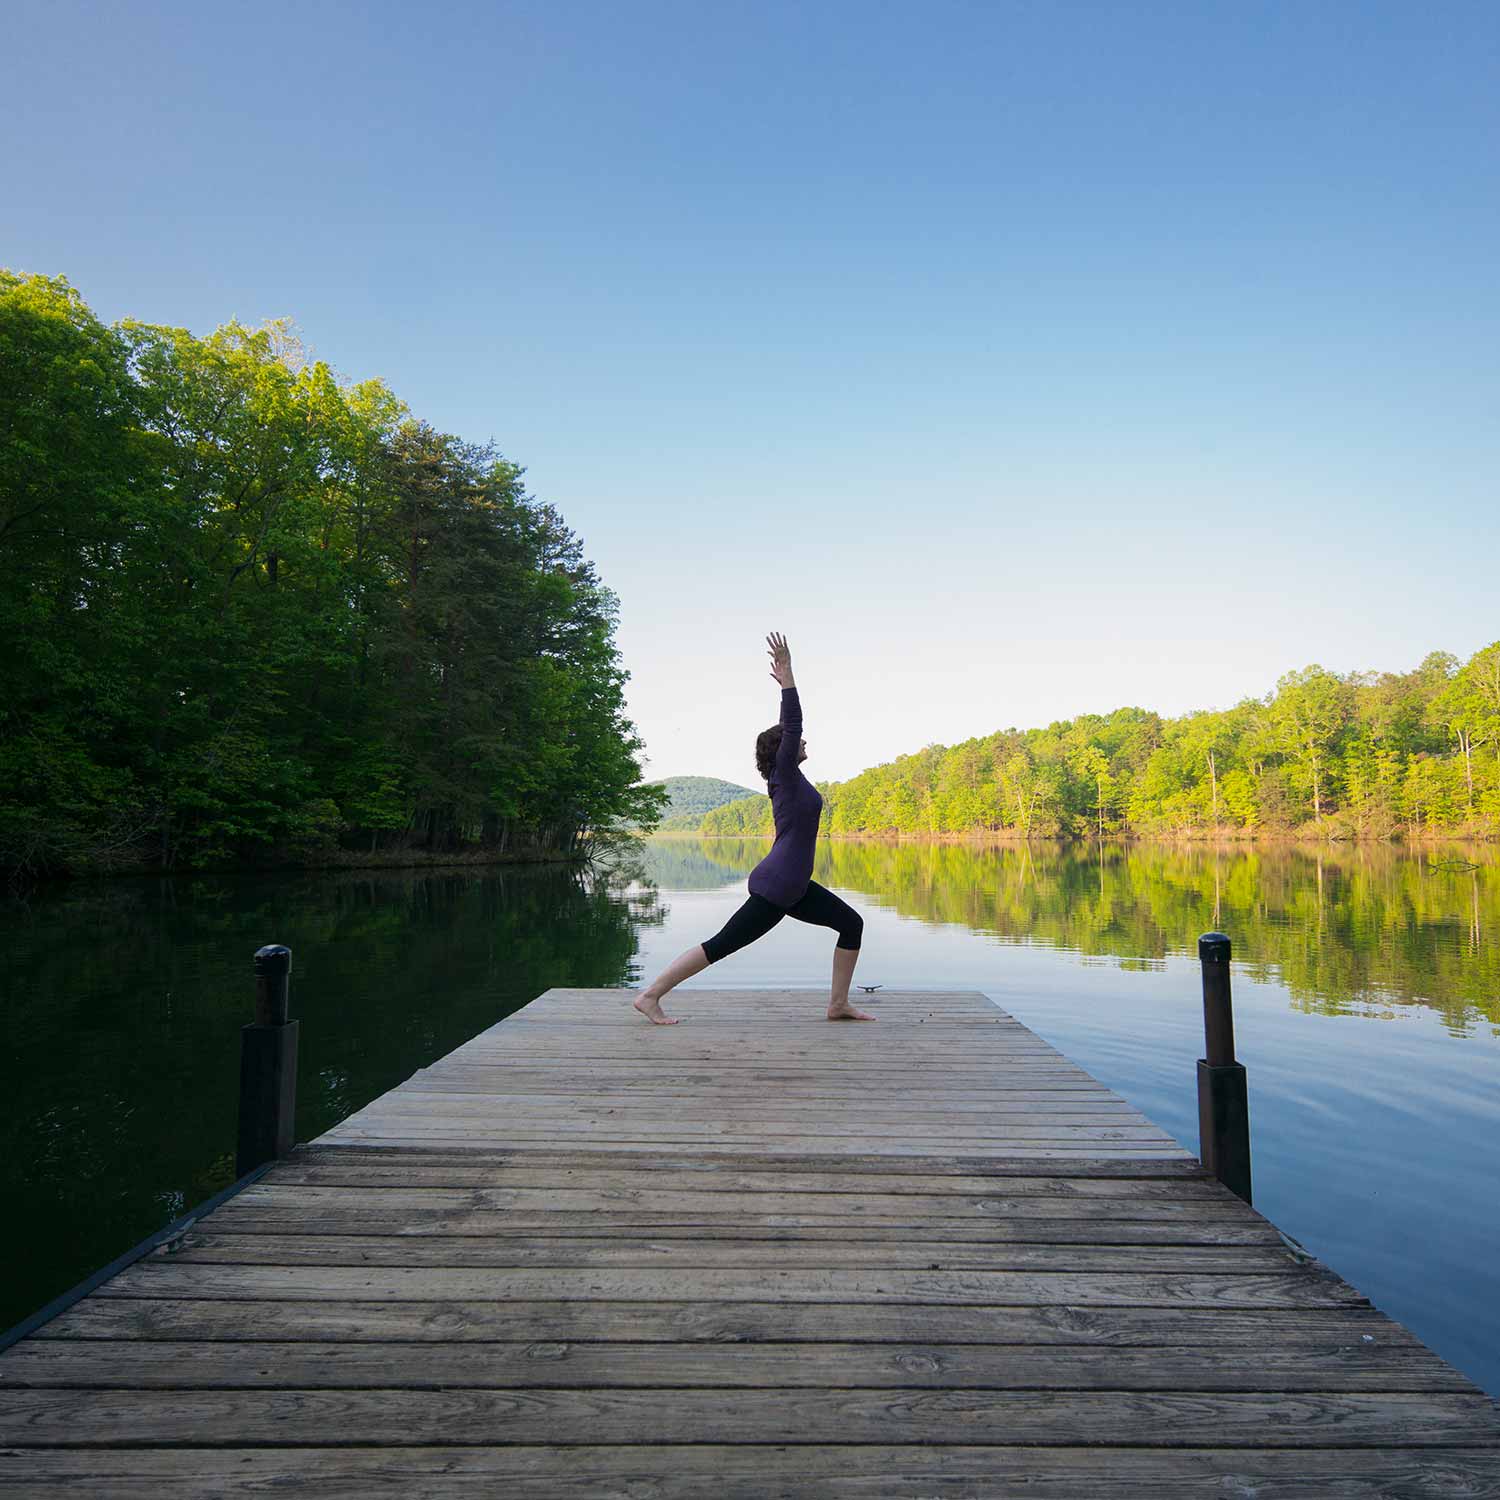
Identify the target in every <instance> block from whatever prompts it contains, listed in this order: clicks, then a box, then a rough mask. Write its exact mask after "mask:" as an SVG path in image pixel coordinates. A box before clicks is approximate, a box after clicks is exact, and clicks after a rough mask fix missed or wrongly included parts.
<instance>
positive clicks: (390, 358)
mask: <svg viewBox="0 0 1500 1500" xmlns="http://www.w3.org/2000/svg"><path fill="white" fill-rule="evenodd" d="M3 45H4V47H5V49H6V51H7V52H8V53H9V56H8V59H7V63H6V67H5V74H6V97H5V107H4V110H3V115H0V120H3V123H0V130H3V132H4V137H3V138H0V146H3V157H0V159H3V161H4V168H3V178H0V264H8V265H10V266H12V267H14V268H16V269H21V270H28V271H45V272H49V273H61V274H64V275H66V276H68V277H69V278H70V279H71V280H72V281H73V282H74V284H75V285H77V286H78V287H79V288H80V289H81V290H82V292H83V293H84V295H85V296H86V297H87V298H88V300H89V301H90V303H91V304H92V305H93V307H94V308H95V310H96V311H97V312H98V313H99V314H100V315H101V316H103V317H105V318H109V319H113V318H118V317H125V316H135V317H140V318H144V319H147V320H149V321H154V322H163V323H172V324H179V325H185V326H187V327H190V328H193V329H195V330H197V331H199V332H208V331H209V330H211V329H212V328H213V327H214V326H215V325H216V324H218V323H220V322H223V321H225V320H227V319H228V318H231V317H238V318H241V319H243V320H246V321H259V320H261V319H264V318H268V317H276V316H282V315H287V316H291V317H293V318H295V319H296V320H297V322H298V323H299V324H300V326H301V327H302V329H303V331H304V334H305V336H306V338H307V340H308V342H309V343H310V344H311V345H312V346H313V349H314V352H315V353H316V354H317V355H319V356H321V357H322V358H325V359H327V360H328V361H329V362H330V363H331V364H333V365H334V366H335V367H336V368H337V369H338V370H340V371H341V372H343V373H344V374H346V375H348V376H350V377H353V378H364V377H366V376H370V375H380V376H383V377H385V378H386V379H387V380H388V381H389V382H390V384H391V385H392V386H393V387H394V388H395V390H396V391H397V392H398V393H399V394H400V395H401V396H402V397H403V398H404V399H405V400H406V401H408V402H409V403H410V405H411V406H412V408H413V410H414V411H415V412H416V414H417V415H419V416H421V417H423V418H425V419H427V420H428V421H430V422H432V423H433V424H434V425H436V426H439V427H441V428H444V429H447V430H449V431H453V432H457V433H460V434H462V435H463V436H465V437H469V438H475V439H484V438H490V437H493V438H495V439H496V440H497V441H498V443H499V444H500V446H501V448H502V449H503V450H504V451H505V453H506V454H507V455H508V456H509V457H511V458H513V459H514V460H516V461H517V462H519V463H522V464H524V465H525V466H526V467H527V470H528V481H529V483H530V485H531V488H532V489H533V491H534V492H535V493H536V494H537V495H539V496H540V497H542V498H544V499H547V500H549V501H552V502H554V503H555V504H556V505H558V506H559V508H560V509H561V510H562V512H563V514H564V515H565V516H566V517H567V519H568V521H569V523H570V524H571V525H572V526H573V527H574V529H575V530H577V531H578V532H579V533H580V535H581V536H582V538H583V540H584V544H585V548H586V550H587V552H588V554H589V555H590V556H591V557H593V558H594V560H595V561H596V562H597V564H598V565H599V568H600V570H601V572H602V574H603V576H604V578H605V580H606V581H607V582H608V583H609V584H610V586H611V587H612V588H614V589H615V590H616V592H617V593H618V594H619V596H620V600H621V628H620V642H621V646H622V649H623V652H624V655H625V659H626V664H627V665H628V667H629V669H630V671H631V673H632V674H633V676H632V682H631V684H630V705H631V711H632V713H633V714H634V716H635V718H636V721H637V723H638V724H639V726H640V729H641V731H642V733H643V735H644V736H645V739H646V742H647V749H648V753H649V756H650V764H649V767H648V775H655V776H665V775H673V774H681V773H701V774H707V775H720V776H724V777H727V778H729V779H732V780H736V781H739V782H742V783H745V784H753V777H754V764H753V758H752V743H753V737H754V734H755V733H756V731H757V730H759V729H760V728H762V727H764V725H765V724H767V723H770V722H772V721H773V720H774V718H775V705H776V693H775V686H774V684H773V683H772V682H771V680H770V678H769V677H768V676H767V675H766V672H765V668H764V665H763V660H764V648H763V644H762V637H763V636H764V634H765V632H766V631H767V630H768V629H773V628H774V629H779V630H782V631H784V632H785V633H786V634H787V636H788V637H789V639H790V641H791V645H792V648H793V655H794V662H795V665H796V667H797V672H798V680H799V684H800V686H801V688H802V693H803V699H804V704H805V708H806V714H807V738H808V743H809V750H810V758H809V761H808V764H807V767H806V769H807V770H808V772H809V774H811V775H813V776H815V777H820V778H822V777H828V778H838V777H843V776H847V775H850V774H852V773H854V772H855V771H857V770H859V769H861V768H862V767H864V766H866V765H870V764H874V763H877V762H879V761H882V760H887V759H889V758H891V757H892V756H894V755H896V754H899V753H901V752H904V751H908V750H914V749H917V748H919V747H920V746H922V745H923V744H925V743H928V742H930V741H934V740H937V741H942V742H945V743H951V742H953V741H955V740H958V739H962V738H965V737H967V736H969V735H973V734H983V733H987V732H989V731H991V730H994V729H997V728H1003V727H1005V726H1007V725H1011V724H1015V725H1018V726H1021V727H1025V726H1028V725H1032V724H1042V723H1047V722H1049V721H1050V720H1052V719H1055V718H1061V717H1069V716H1071V715H1073V714H1075V713H1079V712H1084V711H1088V710H1100V711H1107V710H1109V709H1111V708H1114V707H1117V706H1119V705H1121V704H1125V703H1133V704H1140V705H1143V706H1146V707H1152V708H1157V709H1160V710H1162V711H1164V712H1167V713H1177V712H1182V711H1183V710H1186V709H1189V708H1195V707H1209V706H1224V705H1228V704H1230V703H1233V702H1235V701H1237V700H1239V699H1240V698H1242V697H1244V696H1246V695H1247V694H1260V693H1263V692H1265V691H1266V690H1267V689H1268V688H1270V687H1271V686H1272V685H1273V683H1274V681H1275V679H1276V677H1277V676H1278V675H1279V674H1280V673H1281V672H1282V671H1284V670H1286V669H1288V668H1291V667H1296V666H1303V665H1306V664H1308V663H1309V662H1313V661H1316V662H1320V663H1322V664H1323V665H1324V666H1326V667H1330V668H1333V669H1336V670H1352V669H1356V668H1371V667H1378V668H1384V667H1390V668H1404V667H1408V666H1411V665H1414V664H1415V663H1416V662H1417V661H1418V660H1420V659H1421V657H1422V656H1423V655H1425V654H1426V653H1427V652H1428V651H1429V650H1432V649H1436V648H1443V649H1447V650H1451V651H1453V652H1455V653H1457V654H1459V655H1461V656H1463V655H1467V654H1468V653H1470V652H1472V651H1473V650H1475V649H1476V648H1478V647H1479V646H1481V645H1484V644H1486V643H1488V642H1489V641H1491V640H1494V639H1495V638H1497V637H1500V607H1497V603H1496V592H1497V591H1496V577H1497V563H1500V519H1497V505H1500V486H1497V475H1500V463H1497V460H1500V400H1497V398H1500V375H1497V366H1496V361H1497V350H1500V307H1497V268H1500V212H1497V210H1500V190H1497V171H1496V169H1497V164H1500V163H1497V154H1500V89H1497V80H1500V5H1496V4H1495V3H1494V0H1479V3H1461V0H1431V3H1417V0H1404V3H1401V4H1385V3H1379V0H1348V3H1337V0H1288V3H1270V0H1245V3H1242V4H1220V3H1217V0H1201V3H1192V4H1187V3H1173V0H1137V3H1131V0H1101V3H1082V0H1050V3H1042V0H1029V3H1015V0H972V3H971V0H922V3H916V0H912V3H906V4H881V3H877V0H859V3H845V0H827V3H819V0H799V3H796V4H791V3H782V0H756V3H754V4H741V3H734V4H730V3H728V0H722V3H721V0H691V3H661V0H632V3H629V4H619V3H614V0H611V3H573V0H527V3H524V4H512V3H503V0H502V3H485V4H474V5H463V4H432V5H427V6H412V5H409V4H401V5H393V4H386V3H381V0H370V3H364V4H358V5H355V4H331V3H321V0H301V3H298V4H295V5H292V4H284V3H275V0H271V3H259V4H256V5H254V6H219V5H202V4H198V3H193V4H187V3H181V4H179V3H171V4H166V3H164V4H144V3H129V0H113V3H107V4H78V3H75V0H7V4H6V23H5V26H4V35H3Z"/></svg>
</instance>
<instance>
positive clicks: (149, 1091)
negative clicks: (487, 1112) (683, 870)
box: [0, 867, 662, 1329]
mask: <svg viewBox="0 0 1500 1500" xmlns="http://www.w3.org/2000/svg"><path fill="white" fill-rule="evenodd" d="M661 920H662V917H661V912H660V909H659V908H658V905H657V902H656V899H655V896H654V894H653V893H651V892H650V891H648V890H641V889H637V890H636V892H635V894H633V895H622V894H621V892H620V891H619V890H618V889H617V888H616V887H615V886H614V885H612V884H611V883H610V882H609V881H607V880H604V879H601V878H593V877H588V876H584V875H580V874H579V873H577V872H571V871H567V870H557V869H514V868H504V867H488V868H484V869H478V870H469V869H465V870H446V871H431V870H428V871H396V870H393V871H377V872H368V871H362V872H358V873H355V872H348V873H341V874H317V875H311V874H308V875H301V874H293V875H270V876H255V877H225V878H214V879H199V878H186V879H177V880H173V879H164V880H117V881H110V882H97V883H91V884H87V885H83V884H80V885H72V886H66V887H60V888H58V889H55V890H51V891H43V892H40V893H37V894H36V895H34V896H33V897H32V898H31V899H30V900H28V901H26V902H24V903H23V902H19V901H12V902H11V903H10V904H9V905H8V906H5V907H3V908H0V937H3V940H4V950H5V953H6V964H7V968H8V970H9V975H10V979H11V981H12V988H11V998H10V999H9V1000H8V1002H7V1014H6V1026H7V1032H8V1034H7V1039H6V1042H7V1044H6V1046H5V1047H4V1048H3V1049H0V1097H3V1099H4V1101H5V1108H4V1111H3V1115H0V1205H3V1209H4V1214H5V1219H6V1222H7V1223H8V1224H10V1225H20V1226H22V1229H21V1232H19V1233H12V1234H10V1235H8V1236H7V1240H6V1249H5V1271H6V1275H5V1276H4V1277H3V1278H0V1329H3V1328H5V1327H8V1326H9V1325H10V1324H11V1323H13V1322H15V1321H17V1320H18V1319H20V1318H22V1317H24V1316H25V1315H26V1314H28V1313H30V1312H31V1311H33V1310H34V1309H35V1308H36V1307H38V1306H40V1305H41V1304H42V1303H44V1302H45V1301H47V1300H48V1299H49V1298H50V1297H52V1296H55V1295H56V1294H57V1293H58V1292H61V1291H63V1290H65V1289H66V1288H67V1287H68V1286H70V1285H72V1284H73V1283H74V1282H75V1281H78V1280H79V1279H81V1278H82V1277H83V1276H85V1275H87V1274H88V1273H90V1272H91V1271H94V1270H96V1269H98V1268H99V1267H100V1266H102V1265H104V1264H105V1263H106V1262H108V1261H109V1260H111V1259H113V1258H114V1257H115V1256H116V1255H118V1254H120V1253H121V1252H122V1251H124V1250H126V1249H127V1248H129V1246H131V1245H132V1244H134V1243H135V1242H136V1241H137V1240H139V1239H142V1238H144V1237H145V1236H146V1235H147V1234H150V1233H151V1232H152V1231H153V1230H154V1229H157V1228H159V1227H161V1225H163V1224H165V1223H168V1222H170V1220H171V1219H172V1218H174V1217H175V1216H176V1215H177V1214H179V1213H181V1212H183V1211H184V1209H185V1208H187V1207H190V1206H191V1205H193V1204H194V1203H198V1202H201V1201H202V1200H203V1199H204V1198H206V1197H208V1196H210V1195H211V1194H212V1193H214V1192H216V1191H217V1190H218V1189H219V1188H221V1187H224V1186H227V1185H228V1183H229V1182H230V1181H232V1180H233V1176H234V1173H233V1164H234V1139H235V1128H236V1124H235V1112H236V1108H237V1091H238V1087H239V1084H238V1079H239V1028H240V1026H241V1025H243V1024H244V1023H245V1022H246V1021H248V1020H249V1019H250V1016H251V1010H252V1004H253V995H254V987H253V981H252V978H251V968H250V955H251V954H252V953H253V952H254V950H255V949H256V948H257V947H259V946H260V945H261V944H262V943H265V942H270V941H276V942H284V943H288V944H290V946H291V948H292V950H293V953H294V955H295V958H294V965H295V967H294V970H293V975H292V1013H293V1015H295V1016H297V1017H299V1018H300V1019H301V1020H302V1026H301V1032H300V1037H299V1053H300V1057H299V1065H298V1090H297V1134H298V1137H299V1139H302V1140H307V1139H310V1138H311V1137H312V1136H315V1135H317V1134H319V1133H321V1132H322V1131H324V1130H326V1129H328V1128H329V1126H331V1125H333V1124H335V1123H337V1122H338V1121H339V1120H341V1119H343V1118H344V1117H345V1116H346V1115H348V1114H350V1113H352V1112H353V1111H354V1110H356V1109H359V1108H360V1107H362V1106H363V1105H364V1104H366V1103H368V1102H369V1101H370V1100H371V1099H373V1098H374V1097H376V1096H377V1095H378V1094H381V1093H383V1092H384V1091H385V1090H386V1089H389V1088H392V1087H394V1086H395V1085H396V1084H398V1083H400V1082H401V1081H402V1080H403V1079H405V1078H408V1077H410V1076H411V1074H412V1073H413V1072H414V1071H415V1070H416V1069H417V1068H419V1067H424V1066H426V1064H427V1063H429V1062H431V1061H433V1060H434V1059H436V1058H438V1057H441V1056H442V1055H444V1054H445V1053H447V1052H450V1051H452V1049H453V1048H454V1047H457V1046H459V1045H460V1044H461V1043H463V1042H465V1041H467V1040H468V1039H469V1038H470V1037H472V1036H474V1035H475V1034H476V1033H477V1032H479V1031H482V1030H483V1029H484V1028H485V1027H486V1026H490V1025H493V1024H494V1022H495V1021H497V1020H499V1019H501V1018H502V1017H504V1016H506V1015H509V1014H510V1013H511V1012H512V1011H514V1010H515V1009H516V1008H517V1007H518V1006H521V1005H523V1004H525V1003H526V1001H528V1000H530V999H531V998H533V997H534V996H535V995H537V994H539V993H540V992H541V991H542V990H544V989H546V988H548V987H549V986H551V985H555V984H561V985H585V986H603V985H620V984H625V983H626V982H627V981H628V978H629V974H630V966H631V960H632V957H633V955H634V954H635V951H636V944H637V940H638V929H639V928H640V927H642V926H643V925H650V924H653V923H659V922H660V921H661Z"/></svg>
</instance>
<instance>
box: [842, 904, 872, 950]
mask: <svg viewBox="0 0 1500 1500" xmlns="http://www.w3.org/2000/svg"><path fill="white" fill-rule="evenodd" d="M864 936H865V919H864V918H863V917H862V916H860V914H859V913H858V912H857V911H855V912H850V913H849V920H848V921H846V922H845V923H844V924H843V925H842V926H841V927H840V928H839V940H838V942H837V943H836V944H835V946H836V947H839V948H845V949H848V948H853V949H854V950H855V951H856V952H857V951H858V949H859V945H860V944H861V943H862V942H863V941H864Z"/></svg>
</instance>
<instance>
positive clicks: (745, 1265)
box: [158, 1230, 1298, 1276]
mask: <svg viewBox="0 0 1500 1500" xmlns="http://www.w3.org/2000/svg"><path fill="white" fill-rule="evenodd" d="M158 1258H159V1259H161V1258H166V1257H158ZM169 1258H170V1260H171V1262H172V1264H173V1265H177V1266H182V1265H210V1264H212V1265H233V1266H283V1267H290V1266H391V1267H402V1266H410V1267H428V1266H432V1267H442V1268H445V1269H452V1270H458V1269H467V1268H475V1269H477V1268H482V1267H499V1268H513V1267H514V1268H520V1267H533V1266H534V1267H553V1268H570V1267H578V1268H586V1267H587V1268H592V1267H601V1268H603V1267H612V1268H621V1269H646V1268H650V1269H653V1270H660V1271H661V1272H663V1273H667V1272H670V1273H672V1274H674V1275H675V1274H677V1273H678V1272H680V1271H687V1270H693V1271H696V1270H748V1269H751V1268H756V1267H765V1268H768V1269H773V1270H778V1271H780V1270H784V1269H785V1270H799V1269H814V1270H817V1269H825V1268H827V1267H829V1266H837V1267H839V1268H840V1270H843V1271H865V1270H875V1269H880V1270H885V1269H892V1270H897V1269H903V1270H931V1271H937V1270H943V1271H961V1270H978V1271H1040V1272H1047V1273H1052V1272H1073V1271H1079V1272H1110V1273H1114V1272H1121V1273H1133V1274H1134V1273H1138V1274H1155V1273H1159V1272H1180V1273H1183V1274H1197V1273H1201V1272H1205V1271H1218V1272H1222V1273H1223V1274H1225V1275H1232V1276H1245V1275H1251V1274H1262V1273H1268V1272H1277V1271H1290V1270H1295V1269H1296V1268H1297V1264H1298V1262H1297V1261H1296V1259H1295V1258H1294V1257H1293V1255H1292V1253H1291V1252H1290V1251H1289V1250H1287V1249H1285V1248H1284V1247H1283V1246H1281V1245H1139V1244H1136V1245H1119V1244H1107V1245H1091V1244H1081V1245H1080V1244H1068V1245H1056V1244H1016V1243H1013V1242H1000V1243H988V1244H979V1245H973V1244H963V1243H956V1242H952V1241H945V1240H941V1239H921V1240H917V1239H900V1240H877V1241H873V1242H867V1241H853V1240H845V1241H840V1242H836V1241H818V1242H811V1243H809V1242H807V1241H803V1240H797V1239H795V1238H793V1237H791V1236H789V1235H777V1236H772V1237H770V1238H766V1239H742V1238H736V1239H722V1238H712V1239H710V1238H707V1237H695V1238H693V1239H666V1238H661V1239H651V1238H639V1237H630V1238H627V1237H624V1236H614V1237H609V1238H603V1237H594V1238H585V1237H583V1236H578V1235H574V1236H566V1237H558V1236H551V1237H532V1238H529V1239H523V1238H521V1237H519V1236H508V1237H505V1238H502V1239H492V1238H490V1237H488V1236H484V1235H436V1234H431V1235H416V1236H412V1235H356V1234H330V1235H312V1234H300V1235H298V1234H234V1233H227V1232H220V1231H217V1230H212V1231H208V1232H197V1233H194V1234H191V1235H188V1236H187V1237H185V1238H184V1239H183V1240H182V1241H179V1242H178V1244H177V1247H176V1248H175V1249H174V1250H173V1251H172V1252H171V1254H170V1257H169Z"/></svg>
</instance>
